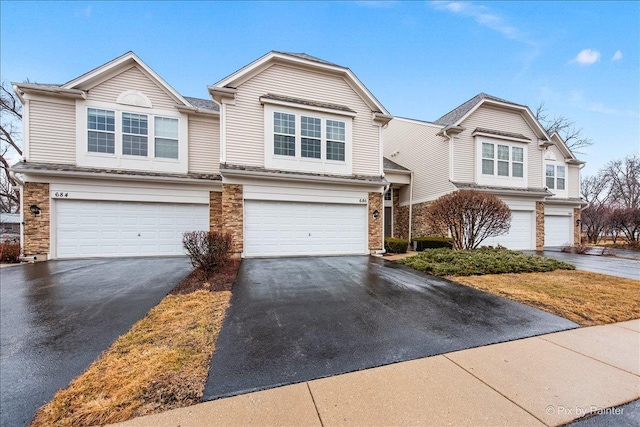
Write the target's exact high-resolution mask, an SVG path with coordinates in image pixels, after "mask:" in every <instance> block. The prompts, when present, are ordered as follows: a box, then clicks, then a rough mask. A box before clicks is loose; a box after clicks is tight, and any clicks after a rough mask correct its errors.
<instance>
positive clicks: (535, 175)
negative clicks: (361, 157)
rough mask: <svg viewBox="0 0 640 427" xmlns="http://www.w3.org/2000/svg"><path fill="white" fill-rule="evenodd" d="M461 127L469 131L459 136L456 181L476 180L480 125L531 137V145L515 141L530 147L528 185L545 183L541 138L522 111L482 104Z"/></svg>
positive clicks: (527, 155) (456, 142)
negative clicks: (475, 135) (477, 136)
mask: <svg viewBox="0 0 640 427" xmlns="http://www.w3.org/2000/svg"><path fill="white" fill-rule="evenodd" d="M461 126H463V127H465V128H466V130H464V131H463V132H461V133H460V134H459V135H457V136H456V138H455V143H454V150H455V151H454V174H453V180H454V181H458V182H474V176H475V172H476V144H475V141H474V137H473V136H471V134H472V133H473V131H474V130H475V129H476V128H485V129H492V130H497V131H504V132H511V133H518V134H522V135H524V136H525V137H527V138H529V139H530V140H531V142H530V143H528V144H525V143H515V144H517V145H518V146H521V147H523V148H525V150H526V154H525V158H526V159H527V164H526V165H525V167H524V168H525V170H527V173H526V175H527V182H526V186H528V187H537V188H540V187H541V186H542V182H543V179H542V178H543V176H542V151H541V150H539V149H538V146H537V141H538V137H537V135H536V134H535V132H534V131H533V130H532V129H531V128H530V127H529V124H528V123H527V122H526V121H525V119H524V118H523V117H522V116H521V115H520V114H519V113H514V112H510V111H505V110H499V109H496V108H491V107H487V106H480V107H479V108H478V109H477V110H476V111H474V112H473V113H472V114H471V115H470V116H469V117H467V118H466V119H465V120H464V121H463V122H462V123H461ZM496 139H498V138H496ZM510 144H514V143H512V142H511V141H509V143H508V144H505V145H510ZM385 150H386V148H385ZM477 155H478V156H479V155H480V153H477ZM403 166H404V165H403ZM478 172H480V173H478V176H481V171H478Z"/></svg>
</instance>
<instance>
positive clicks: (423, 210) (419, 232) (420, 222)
mask: <svg viewBox="0 0 640 427" xmlns="http://www.w3.org/2000/svg"><path fill="white" fill-rule="evenodd" d="M431 203H432V202H424V203H416V204H415V205H413V209H412V211H411V237H423V236H441V235H446V234H447V232H446V231H445V230H436V229H434V228H433V227H432V226H431V224H429V215H428V214H427V208H428V207H429V205H430V204H431Z"/></svg>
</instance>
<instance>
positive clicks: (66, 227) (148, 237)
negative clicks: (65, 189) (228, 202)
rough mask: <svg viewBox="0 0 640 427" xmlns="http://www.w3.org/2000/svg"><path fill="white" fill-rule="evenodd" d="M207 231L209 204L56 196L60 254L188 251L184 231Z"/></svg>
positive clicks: (70, 255)
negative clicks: (79, 198) (184, 247)
mask: <svg viewBox="0 0 640 427" xmlns="http://www.w3.org/2000/svg"><path fill="white" fill-rule="evenodd" d="M208 229H209V205H207V204H187V203H144V202H117V201H97V200H56V203H55V228H54V230H55V247H56V257H57V258H87V257H122V256H158V255H167V256H170V255H184V254H185V252H184V249H183V248H182V233H184V232H185V231H193V230H208Z"/></svg>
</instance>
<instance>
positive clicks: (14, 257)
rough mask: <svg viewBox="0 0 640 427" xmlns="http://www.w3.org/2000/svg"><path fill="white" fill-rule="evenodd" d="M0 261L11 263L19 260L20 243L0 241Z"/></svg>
mask: <svg viewBox="0 0 640 427" xmlns="http://www.w3.org/2000/svg"><path fill="white" fill-rule="evenodd" d="M0 262H7V263H12V264H15V263H18V262H20V243H18V242H2V243H0Z"/></svg>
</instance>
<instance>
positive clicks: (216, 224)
mask: <svg viewBox="0 0 640 427" xmlns="http://www.w3.org/2000/svg"><path fill="white" fill-rule="evenodd" d="M209 230H210V231H220V230H222V193H221V192H219V191H210V192H209Z"/></svg>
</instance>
